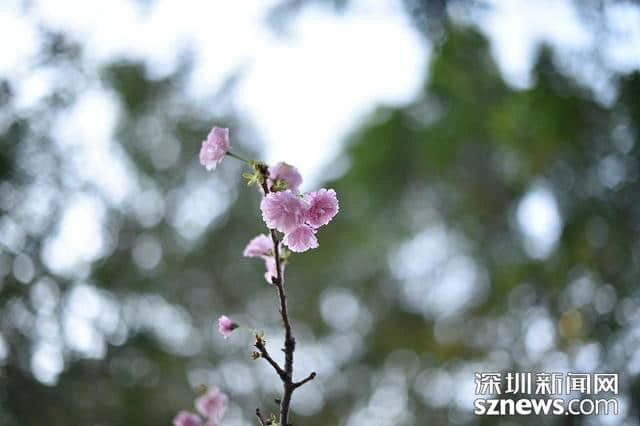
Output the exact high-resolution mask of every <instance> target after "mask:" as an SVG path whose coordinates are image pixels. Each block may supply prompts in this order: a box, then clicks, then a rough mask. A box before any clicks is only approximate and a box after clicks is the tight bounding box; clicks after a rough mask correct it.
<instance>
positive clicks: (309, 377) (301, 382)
mask: <svg viewBox="0 0 640 426" xmlns="http://www.w3.org/2000/svg"><path fill="white" fill-rule="evenodd" d="M315 378H316V372H315V371H313V372H312V373H311V374H309V375H308V376H307V378H306V379H303V380H300V381H299V382H294V383H293V386H294V388H299V387H300V386H302V385H304V384H305V383H307V382H310V381H311V380H313V379H315Z"/></svg>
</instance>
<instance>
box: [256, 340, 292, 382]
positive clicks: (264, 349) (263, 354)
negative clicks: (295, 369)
mask: <svg viewBox="0 0 640 426" xmlns="http://www.w3.org/2000/svg"><path fill="white" fill-rule="evenodd" d="M264 343H265V342H264V339H263V338H261V337H260V336H256V344H255V345H254V346H255V347H256V348H257V349H258V351H260V357H261V358H264V359H265V360H266V361H267V362H268V363H269V364H271V366H272V367H273V369H274V370H276V373H277V374H278V376H280V379H281V380H283V381H285V380H286V378H287V375H286V373H285V371H284V370H283V369H282V367H280V365H279V364H278V363H277V362H276V361H275V360H274V359H273V358H271V355H269V352H268V351H267V347H266V346H265V344H264Z"/></svg>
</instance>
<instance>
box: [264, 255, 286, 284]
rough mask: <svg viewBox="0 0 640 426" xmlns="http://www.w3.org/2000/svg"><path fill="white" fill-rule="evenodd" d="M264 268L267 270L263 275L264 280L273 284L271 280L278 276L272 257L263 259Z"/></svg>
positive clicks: (274, 260)
mask: <svg viewBox="0 0 640 426" xmlns="http://www.w3.org/2000/svg"><path fill="white" fill-rule="evenodd" d="M264 266H265V267H266V268H267V272H265V273H264V279H265V280H267V282H268V283H269V284H273V280H272V278H277V276H278V272H277V269H276V259H275V258H273V257H265V258H264ZM280 267H282V265H280Z"/></svg>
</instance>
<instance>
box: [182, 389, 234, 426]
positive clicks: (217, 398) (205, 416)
mask: <svg viewBox="0 0 640 426" xmlns="http://www.w3.org/2000/svg"><path fill="white" fill-rule="evenodd" d="M228 404H229V398H228V397H227V395H225V394H224V393H223V392H221V391H220V389H218V388H211V389H210V390H209V391H208V392H207V393H206V394H204V395H202V396H201V397H199V398H198V399H196V402H195V406H196V410H197V411H198V413H199V414H200V415H198V414H195V413H192V412H189V411H184V410H183V411H180V412H179V413H178V415H177V416H176V417H175V418H174V419H173V426H218V425H219V422H220V419H222V417H223V416H224V414H225V412H226V411H227V406H228ZM201 416H202V417H201Z"/></svg>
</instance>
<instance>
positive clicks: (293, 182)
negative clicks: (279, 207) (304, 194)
mask: <svg viewBox="0 0 640 426" xmlns="http://www.w3.org/2000/svg"><path fill="white" fill-rule="evenodd" d="M277 179H281V180H283V181H285V182H286V183H287V189H290V190H292V191H293V192H298V187H299V186H300V184H301V183H302V176H301V175H300V172H298V169H296V168H295V167H293V166H292V165H290V164H287V163H285V162H283V161H281V162H280V163H278V164H275V165H273V166H271V167H269V185H270V186H271V185H273V184H274V183H275V181H276V180H277Z"/></svg>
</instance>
